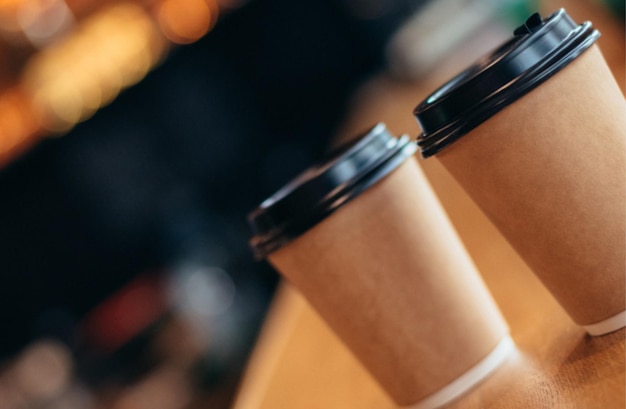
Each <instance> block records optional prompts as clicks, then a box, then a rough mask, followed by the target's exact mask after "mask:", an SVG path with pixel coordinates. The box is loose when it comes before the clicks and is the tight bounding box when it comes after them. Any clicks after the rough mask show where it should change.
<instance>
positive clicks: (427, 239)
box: [249, 124, 513, 409]
mask: <svg viewBox="0 0 626 409" xmlns="http://www.w3.org/2000/svg"><path fill="white" fill-rule="evenodd" d="M415 149H416V148H415V144H414V143H412V142H411V141H409V140H408V138H407V137H402V138H399V139H397V138H395V137H393V136H391V135H390V134H389V133H388V131H387V130H386V129H385V127H384V125H382V124H379V125H377V126H376V127H374V128H373V129H372V130H371V131H370V132H369V133H367V134H366V135H365V136H364V137H362V138H361V139H359V140H358V141H357V142H356V143H353V144H352V145H350V146H348V147H345V148H343V149H340V150H339V152H338V153H336V154H335V155H334V156H333V157H331V158H330V159H328V160H327V161H325V162H323V163H321V164H319V165H318V166H316V167H313V168H311V169H309V170H307V171H305V172H304V173H303V174H302V175H301V176H299V177H298V178H296V179H295V180H294V181H293V182H291V183H290V184H288V185H287V186H286V187H285V188H283V189H282V190H280V191H279V192H277V193H276V194H275V195H274V196H272V197H270V198H269V199H268V200H266V201H265V202H264V203H263V204H261V206H260V207H259V208H258V209H256V210H255V211H254V212H252V213H251V214H250V217H249V220H250V224H251V226H252V229H253V231H254V234H255V235H254V237H253V239H252V241H251V244H252V247H253V248H254V250H255V252H256V254H257V256H258V257H267V258H268V259H269V261H270V262H271V263H272V264H273V265H274V266H275V267H276V268H277V269H278V270H279V271H280V272H281V273H282V274H283V275H284V276H285V277H286V278H287V279H288V280H289V281H290V282H292V283H293V284H294V285H295V286H296V287H297V288H298V289H299V290H300V291H301V292H302V294H303V295H304V296H305V297H306V298H307V300H308V301H309V302H310V304H311V305H312V306H313V307H314V308H315V309H316V310H317V311H318V313H319V314H320V315H321V317H322V318H323V319H324V320H325V321H326V322H327V323H328V324H329V325H330V327H331V328H332V329H333V330H334V331H335V332H336V333H337V334H338V335H339V337H340V338H341V339H342V340H343V341H344V342H345V343H346V344H347V346H348V347H349V348H350V349H351V350H352V352H353V353H354V354H355V355H356V357H357V358H358V359H359V360H360V361H361V362H362V363H363V364H364V366H365V367H366V368H367V369H368V370H369V371H370V373H371V374H372V375H373V376H374V378H375V379H377V380H378V382H379V383H380V384H381V385H382V386H383V387H384V389H386V390H387V392H388V393H389V394H390V395H391V397H393V398H394V399H395V401H396V402H397V403H398V404H400V405H412V406H410V407H412V408H416V409H417V408H419V409H427V408H436V407H439V406H441V405H443V404H445V403H447V402H449V401H450V400H452V399H454V398H456V397H457V396H459V395H460V394H462V393H464V392H465V391H467V390H468V389H470V388H471V387H472V386H474V385H475V384H476V383H477V382H479V381H480V380H482V379H483V378H484V377H485V376H487V375H488V374H489V373H490V372H491V371H493V370H494V369H495V368H497V367H498V365H499V364H500V362H502V360H503V359H504V358H505V357H506V356H507V354H508V353H509V352H510V350H511V349H512V348H513V346H512V342H511V340H510V338H509V337H508V335H507V334H508V329H507V326H506V324H505V323H504V320H503V319H502V317H501V315H500V313H499V311H498V309H497V307H496V305H495V304H494V302H493V300H492V298H491V296H490V294H489V293H488V291H487V289H486V288H485V285H484V283H483V282H482V280H481V279H480V277H479V275H478V273H477V271H476V269H475V267H474V265H473V263H472V261H471V260H470V258H469V256H468V255H467V253H466V251H465V249H464V248H463V246H462V244H461V242H460V241H459V239H458V237H457V235H456V233H455V231H454V229H453V228H452V226H451V224H450V222H449V220H448V218H447V217H446V215H445V213H444V211H443V209H442V207H441V205H440V204H439V202H438V201H437V199H436V198H435V195H434V193H433V191H432V190H431V188H430V186H429V184H428V183H427V181H426V178H425V176H424V175H423V174H422V172H421V171H420V169H419V167H418V166H417V164H416V162H415V160H414V159H413V157H412V156H413V153H414V152H415Z"/></svg>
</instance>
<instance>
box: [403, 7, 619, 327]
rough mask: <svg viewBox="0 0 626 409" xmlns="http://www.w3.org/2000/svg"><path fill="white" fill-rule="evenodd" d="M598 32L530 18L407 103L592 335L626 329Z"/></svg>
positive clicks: (424, 142) (613, 97) (615, 157)
mask: <svg viewBox="0 0 626 409" xmlns="http://www.w3.org/2000/svg"><path fill="white" fill-rule="evenodd" d="M598 37H599V33H598V31H596V30H595V29H594V28H593V27H592V25H591V23H589V22H587V23H584V24H581V25H577V24H576V23H574V22H573V21H572V20H571V19H570V18H569V16H568V15H567V14H566V13H565V11H564V10H559V11H558V12H557V13H555V14H553V15H552V16H550V17H549V18H547V19H545V20H543V19H542V18H541V17H540V16H539V15H538V14H536V15H533V16H532V17H531V18H529V19H528V20H527V21H526V23H525V24H524V25H523V26H522V27H520V28H518V29H517V30H516V32H515V36H514V37H513V38H512V39H511V40H509V41H508V42H506V43H505V44H504V45H503V46H502V47H500V48H499V49H498V50H496V51H495V52H494V53H493V54H491V55H488V56H487V57H485V58H484V59H482V60H480V61H479V62H477V63H476V64H475V65H473V66H471V67H469V68H468V69H467V70H465V71H463V72H462V73H461V74H460V75H459V76H457V77H456V78H454V79H452V80H451V81H450V82H448V83H447V84H445V85H444V86H443V87H441V88H440V89H439V90H437V91H436V92H435V93H433V94H432V95H431V96H430V97H429V98H427V99H426V100H425V101H424V102H422V103H421V104H420V105H418V107H417V108H416V109H415V115H416V117H417V119H418V122H419V123H420V125H421V126H422V130H423V133H422V135H421V136H420V137H419V142H418V144H419V145H420V147H421V149H422V155H423V156H425V157H428V156H431V155H436V157H437V158H438V159H439V160H440V161H441V163H442V164H443V165H444V166H445V167H446V168H447V169H448V171H450V173H451V174H452V175H453V176H454V177H455V178H456V179H457V181H458V182H459V183H460V184H461V185H462V186H463V188H464V189H465V190H466V192H467V193H468V194H469V195H470V196H471V197H472V198H473V199H474V201H475V202H476V203H477V204H478V205H479V206H480V207H481V209H482V210H483V211H484V212H485V213H486V215H487V216H488V217H489V218H490V219H491V221H492V222H493V223H494V224H495V225H496V227H498V229H499V230H500V231H501V232H502V234H503V235H504V236H505V237H506V238H507V239H508V241H509V242H510V243H511V244H512V246H513V247H514V248H515V249H516V250H517V251H518V253H519V254H520V255H521V256H522V258H524V260H525V261H526V262H527V264H528V265H529V266H530V267H531V269H532V270H533V271H534V272H535V273H536V275H537V276H538V277H539V279H540V280H541V281H542V282H543V283H544V284H545V286H546V287H547V288H548V289H549V290H550V292H551V293H552V294H553V295H554V297H555V298H556V299H557V300H558V301H559V303H560V304H561V305H562V306H563V308H564V309H565V310H566V311H567V312H568V313H569V315H570V316H571V317H572V319H573V320H574V321H575V322H577V323H578V324H580V325H582V326H584V327H585V328H586V329H587V331H588V332H589V333H590V334H591V335H601V334H604V333H608V332H611V331H615V330H617V329H619V328H622V327H624V326H625V325H626V314H625V312H624V310H625V309H626V300H625V293H626V289H625V283H626V275H625V271H626V229H625V224H626V159H625V154H626V143H625V142H626V121H625V120H624V112H626V110H625V108H626V104H625V101H624V97H623V95H622V94H621V91H620V90H619V87H618V85H617V84H616V82H615V80H614V78H613V76H612V75H611V72H610V71H609V69H608V67H607V65H606V63H605V62H604V59H603V57H602V55H601V53H600V51H599V49H598V48H597V46H595V45H594V42H595V40H596V39H597V38H598Z"/></svg>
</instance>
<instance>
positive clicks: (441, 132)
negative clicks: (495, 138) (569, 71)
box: [413, 9, 600, 158]
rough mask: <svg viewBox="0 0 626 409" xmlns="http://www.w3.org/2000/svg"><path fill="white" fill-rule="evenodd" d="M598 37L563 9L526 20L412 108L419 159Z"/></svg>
mask: <svg viewBox="0 0 626 409" xmlns="http://www.w3.org/2000/svg"><path fill="white" fill-rule="evenodd" d="M599 36H600V33H599V32H598V31H597V30H595V29H594V28H593V27H592V25H591V23H590V22H585V23H583V24H581V25H577V24H576V23H575V22H574V21H573V20H572V19H571V18H570V17H569V15H568V14H567V13H566V12H565V10H564V9H560V10H559V11H557V12H556V13H554V14H553V15H551V16H550V17H548V18H547V19H545V20H543V19H542V18H541V16H540V15H539V14H538V13H535V14H533V15H532V16H530V18H528V20H526V22H525V23H524V24H523V25H522V26H520V27H518V28H517V29H516V30H515V32H514V37H513V38H511V39H510V40H509V41H507V42H505V43H504V44H503V45H501V46H500V47H499V48H498V49H496V50H495V51H494V52H492V53H491V54H489V55H487V56H486V57H485V58H483V59H482V60H479V61H478V62H477V63H475V64H474V65H472V66H470V67H469V68H467V69H466V70H465V71H463V72H461V73H460V74H459V75H457V76H456V77H454V78H453V79H452V80H450V81H449V82H448V83H446V84H445V85H443V86H442V87H441V88H439V89H438V90H437V91H435V92H434V93H433V94H432V95H430V96H429V97H428V98H427V99H426V100H424V101H423V102H422V103H420V104H419V105H418V106H417V107H416V108H415V110H414V112H413V113H414V115H415V117H416V118H417V121H418V122H419V124H420V126H421V127H422V131H423V132H422V134H421V135H420V136H419V137H418V145H419V147H420V150H421V152H422V156H423V157H425V158H427V157H429V156H432V155H434V154H436V153H437V152H439V151H441V150H442V149H443V148H445V147H446V146H448V145H450V144H451V143H452V142H454V141H456V140H458V139H459V138H460V137H462V136H463V135H465V134H466V133H468V132H469V131H471V130H472V129H474V128H475V127H477V126H478V125H480V124H481V123H482V122H484V121H485V120H487V119H488V118H490V117H491V116H493V115H494V114H495V113H497V112H498V111H500V110H501V109H503V108H504V107H506V106H507V105H509V104H511V103H513V102H514V101H515V100H517V99H519V98H520V97H522V96H523V95H524V94H526V93H528V92H529V91H531V90H532V89H534V88H535V87H537V86H538V85H540V84H541V83H543V82H544V81H546V80H547V79H548V78H550V77H551V76H552V75H554V74H555V73H557V72H558V71H559V70H560V69H562V68H563V67H565V66H566V65H567V64H569V63H570V62H571V61H573V60H574V59H576V58H577V57H578V56H579V55H580V54H582V53H583V52H584V51H585V50H586V49H588V48H589V47H591V46H592V45H593V43H594V42H595V41H596V40H597V39H598V37H599Z"/></svg>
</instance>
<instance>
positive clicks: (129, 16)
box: [0, 0, 165, 132]
mask: <svg viewBox="0 0 626 409" xmlns="http://www.w3.org/2000/svg"><path fill="white" fill-rule="evenodd" d="M0 1H1V0H0ZM164 51H165V40H164V39H163V37H162V36H161V35H160V33H159V31H158V28H157V27H156V25H155V23H154V22H153V21H152V20H151V19H150V16H149V15H148V14H147V13H146V11H145V10H144V9H142V8H141V7H139V6H137V5H134V4H128V3H126V4H119V5H116V6H113V7H110V8H107V9H105V10H102V11H100V12H99V13H97V14H96V15H94V16H93V17H91V18H90V19H88V20H86V21H85V22H84V23H83V24H82V25H81V27H80V28H79V29H78V30H76V31H75V32H74V33H73V34H72V35H70V36H68V37H67V38H66V39H65V40H64V41H62V42H59V43H57V44H55V45H54V46H52V47H49V48H47V49H46V50H43V51H42V52H40V53H38V55H36V56H35V57H34V58H33V59H31V61H30V62H29V64H28V66H27V69H26V70H25V73H24V75H23V78H22V84H23V86H24V88H25V89H26V90H29V91H30V93H31V95H32V96H33V106H34V107H35V111H36V112H37V113H38V116H39V119H40V122H41V125H42V126H43V127H44V128H45V129H47V130H49V131H52V132H63V131H66V130H68V129H70V128H71V127H72V126H73V125H74V124H75V123H77V122H79V121H82V120H85V119H87V118H88V117H90V116H91V115H92V114H93V113H94V112H95V111H96V110H97V109H98V108H100V107H102V106H104V105H106V104H108V103H109V102H111V101H112V100H113V99H114V98H115V97H116V96H117V95H118V94H119V93H120V91H121V90H122V89H124V88H125V87H128V86H130V85H132V84H135V83H136V82H138V81H139V80H141V79H142V78H143V77H144V76H145V75H146V74H147V72H148V71H149V70H150V69H151V68H152V67H153V66H154V64H155V63H156V62H157V61H158V60H159V59H160V58H161V56H162V54H163V52H164Z"/></svg>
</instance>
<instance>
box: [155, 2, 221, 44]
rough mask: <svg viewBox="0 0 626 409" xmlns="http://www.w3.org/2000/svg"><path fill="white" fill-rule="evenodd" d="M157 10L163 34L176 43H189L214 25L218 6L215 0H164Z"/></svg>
mask: <svg viewBox="0 0 626 409" xmlns="http://www.w3.org/2000/svg"><path fill="white" fill-rule="evenodd" d="M156 12H157V19H158V21H159V25H160V26H161V30H162V31H163V34H164V35H165V36H166V37H167V38H168V39H169V40H170V41H172V42H174V43H177V44H188V43H192V42H194V41H196V40H198V39H199V38H200V37H202V36H204V35H205V34H206V33H207V32H208V31H209V30H210V29H211V28H212V27H213V25H214V24H215V22H216V20H217V15H218V7H217V4H216V3H215V1H214V0H186V1H180V0H163V1H161V3H160V4H159V5H158V6H157V9H156Z"/></svg>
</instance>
